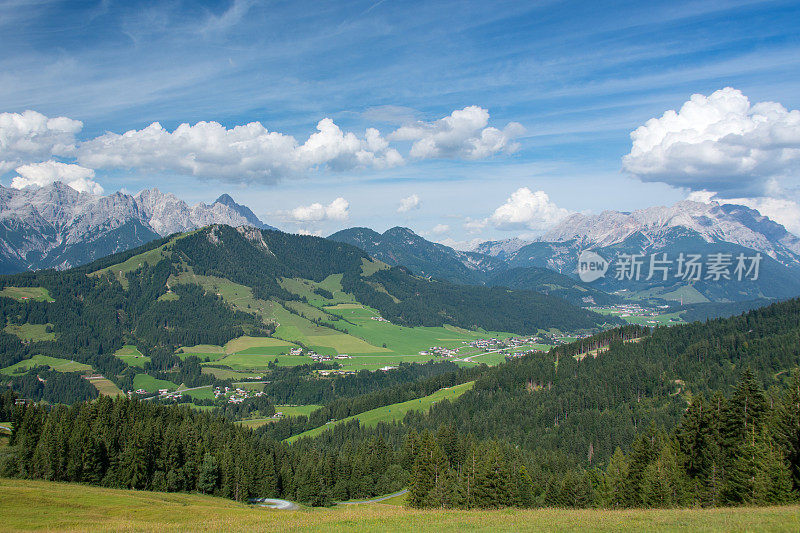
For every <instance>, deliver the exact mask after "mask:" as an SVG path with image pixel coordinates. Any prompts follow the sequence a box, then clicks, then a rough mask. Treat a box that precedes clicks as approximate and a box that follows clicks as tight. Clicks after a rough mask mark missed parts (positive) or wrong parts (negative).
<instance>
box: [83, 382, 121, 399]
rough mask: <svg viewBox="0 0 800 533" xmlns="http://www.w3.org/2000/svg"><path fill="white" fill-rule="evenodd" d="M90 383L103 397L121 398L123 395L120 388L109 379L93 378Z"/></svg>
mask: <svg viewBox="0 0 800 533" xmlns="http://www.w3.org/2000/svg"><path fill="white" fill-rule="evenodd" d="M89 383H91V384H92V385H94V388H95V389H97V392H99V393H100V394H102V395H103V396H121V395H122V394H123V393H122V391H121V390H119V387H117V385H116V384H115V383H114V382H113V381H111V380H110V379H108V378H93V379H90V380H89Z"/></svg>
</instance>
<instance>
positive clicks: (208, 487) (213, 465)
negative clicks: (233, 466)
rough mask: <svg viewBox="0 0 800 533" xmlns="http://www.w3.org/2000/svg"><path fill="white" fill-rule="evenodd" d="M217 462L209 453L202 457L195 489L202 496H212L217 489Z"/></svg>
mask: <svg viewBox="0 0 800 533" xmlns="http://www.w3.org/2000/svg"><path fill="white" fill-rule="evenodd" d="M218 477H219V473H218V472H217V461H216V459H214V456H213V455H211V454H210V453H206V454H205V455H204V456H203V464H202V465H201V466H200V476H199V478H198V480H197V489H198V490H199V491H200V492H202V493H203V494H213V493H214V490H216V488H217V479H218Z"/></svg>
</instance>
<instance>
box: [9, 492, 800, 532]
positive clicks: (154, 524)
mask: <svg viewBox="0 0 800 533" xmlns="http://www.w3.org/2000/svg"><path fill="white" fill-rule="evenodd" d="M0 516H2V529H3V530H4V531H30V530H40V531H41V530H47V531H159V532H162V531H225V532H236V531H326V532H328V531H331V532H338V531H358V532H361V531H403V532H405V531H458V532H460V531H580V532H587V531H668V532H671V531H768V532H771V531H777V532H783V531H786V532H789V531H792V532H795V531H798V530H800V506H788V507H764V508H747V507H745V508H736V509H705V510H685V509H680V510H628V511H605V510H571V509H538V510H517V509H500V510H496V511H442V510H413V509H408V508H405V507H401V506H397V505H386V504H372V505H348V506H341V507H334V508H332V509H300V510H298V511H274V510H270V509H263V508H253V507H248V506H247V505H243V504H238V503H235V502H233V501H230V500H224V499H220V498H213V497H210V496H200V495H191V494H165V493H157V492H135V491H125V490H115V489H101V488H96V487H86V486H82V485H72V484H64V483H51V482H46V481H18V480H4V479H0Z"/></svg>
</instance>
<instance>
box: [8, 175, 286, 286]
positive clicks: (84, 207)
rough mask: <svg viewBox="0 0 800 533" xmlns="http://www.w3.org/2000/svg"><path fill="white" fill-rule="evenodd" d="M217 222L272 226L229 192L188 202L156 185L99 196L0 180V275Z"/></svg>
mask: <svg viewBox="0 0 800 533" xmlns="http://www.w3.org/2000/svg"><path fill="white" fill-rule="evenodd" d="M215 223H216V224H227V225H230V226H242V225H246V226H253V227H257V228H262V229H274V228H272V226H268V225H266V224H264V223H263V222H261V221H260V220H259V219H258V217H257V216H256V215H255V214H254V213H253V212H252V211H251V210H250V209H249V208H247V207H245V206H243V205H240V204H237V203H236V202H235V201H234V200H233V198H231V197H230V196H229V195H227V194H223V195H222V196H220V197H219V198H218V199H217V200H216V201H215V202H214V203H213V204H211V205H206V204H204V203H198V204H196V205H194V206H189V205H188V204H187V203H186V202H184V201H183V200H181V199H180V198H178V197H177V196H175V195H174V194H171V193H164V192H161V191H160V190H159V189H157V188H152V189H145V190H143V191H140V192H139V193H137V194H135V195H130V194H126V193H124V192H115V193H113V194H109V195H107V196H101V195H94V194H90V193H85V192H84V193H82V192H78V191H76V190H75V189H73V188H72V187H69V186H68V185H65V184H63V183H60V182H55V183H52V184H50V185H47V186H44V187H26V188H24V189H14V188H9V187H2V186H0V273H4V274H7V273H12V272H19V271H22V270H30V269H40V268H69V267H72V266H77V265H80V264H83V263H87V262H89V261H92V260H94V259H97V258H99V257H103V256H105V255H108V254H112V253H115V252H120V251H124V250H127V249H130V248H134V247H136V246H139V245H142V244H144V243H146V242H149V241H151V240H153V239H155V238H157V237H159V236H165V235H170V234H172V233H177V232H183V231H187V230H191V229H195V228H197V227H201V226H206V225H208V224H215Z"/></svg>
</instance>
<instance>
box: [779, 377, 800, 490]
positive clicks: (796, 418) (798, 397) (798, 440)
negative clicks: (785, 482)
mask: <svg viewBox="0 0 800 533" xmlns="http://www.w3.org/2000/svg"><path fill="white" fill-rule="evenodd" d="M775 439H776V442H777V443H778V444H779V445H780V447H781V449H782V451H783V454H784V456H785V457H786V461H787V462H788V464H789V469H790V471H791V474H792V485H793V487H794V490H796V491H797V490H800V370H795V371H794V373H793V376H792V382H791V385H790V386H789V388H788V390H787V391H786V393H785V394H784V395H783V398H782V399H781V401H780V402H779V404H778V407H777V416H776V420H775Z"/></svg>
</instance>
